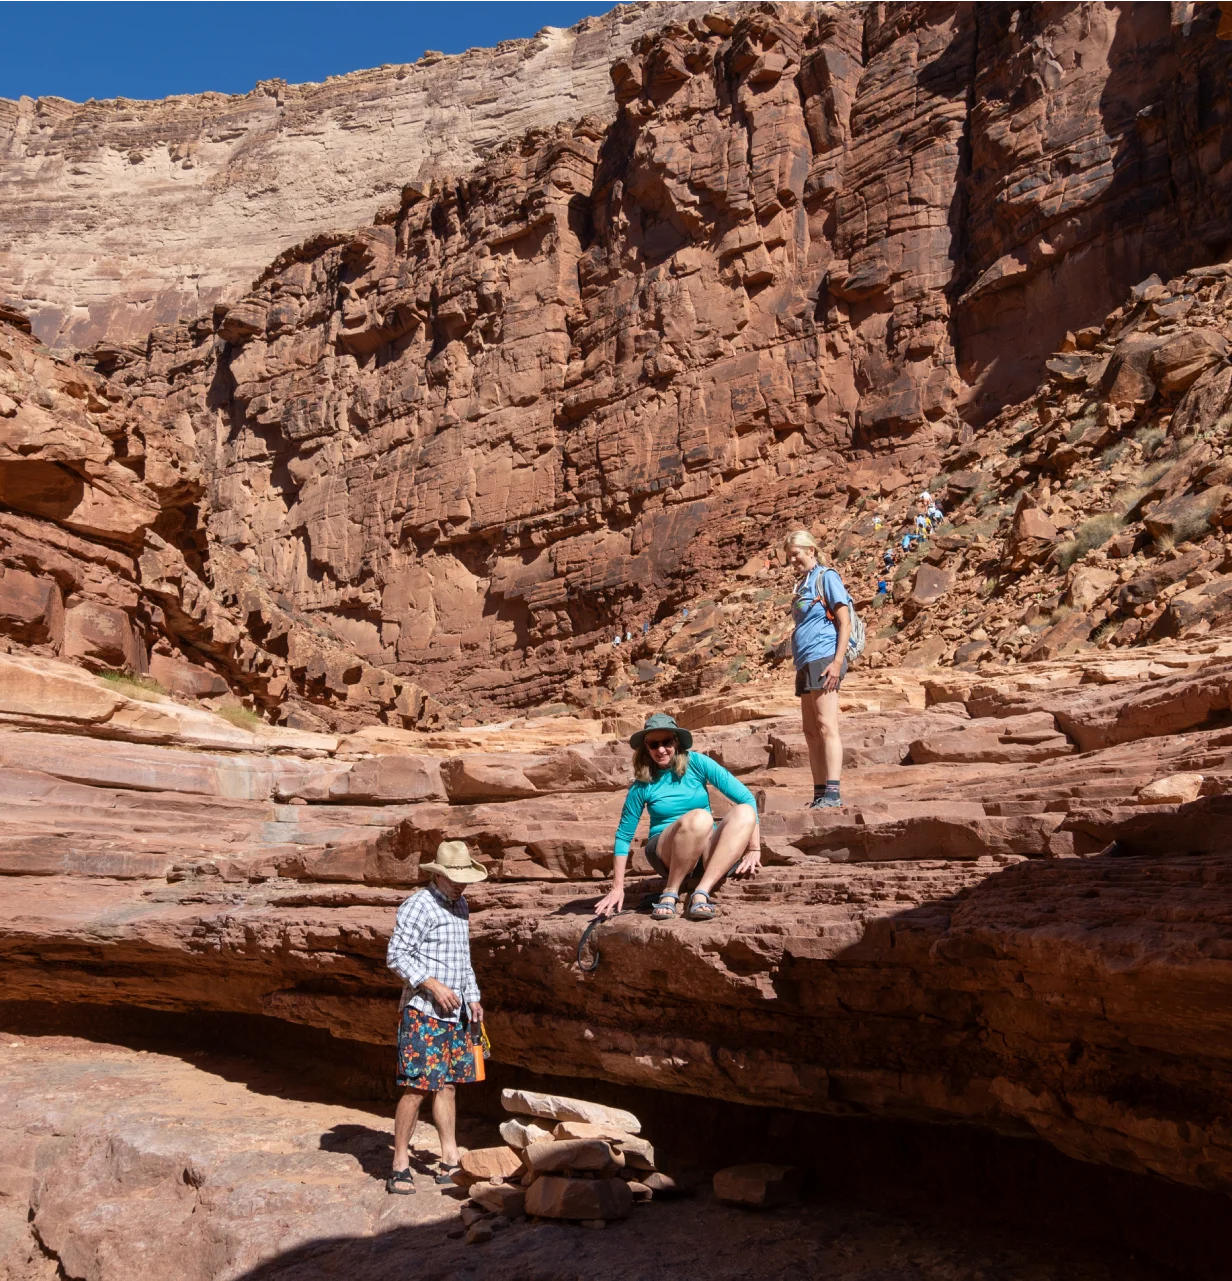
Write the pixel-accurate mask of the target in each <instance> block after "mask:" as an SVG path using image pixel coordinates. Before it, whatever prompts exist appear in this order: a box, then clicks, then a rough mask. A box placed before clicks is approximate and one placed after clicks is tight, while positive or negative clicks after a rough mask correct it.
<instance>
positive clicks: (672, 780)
mask: <svg viewBox="0 0 1232 1281" xmlns="http://www.w3.org/2000/svg"><path fill="white" fill-rule="evenodd" d="M707 783H709V784H710V786H711V787H714V788H717V789H718V790H719V791H720V792H722V793H723V795H724V796H726V797H727V799H728V800H729V801H732V802H733V803H735V804H736V805H751V806H752V807H753V808H754V809H756V808H757V802H756V801H755V800H754V799H753V793H752V792H750V791H749V789H748V788H747V787H745V785H744V784H743V783H742V782H741V781H740V780H739V779H738V778H736V777H735V776H734V775H732V774H729V773H728V772H727V771H726V770H725V769H724V768H723V766H722V765H720V764H719V763H718V761H712V760H711V759H710V757H709V756H704V755H702V753H701V752H690V753H689V767H688V769H686V770H685V772H684V776H683V777H682V778H677V777H676V776H675V775H674V774H673V773H672V771H671V770H670V769H664V770H656V771H655V773H654V777H653V778H652V779H651V780H650V782H649V783H633V784H632V785H631V786H630V788H629V791H628V793H627V795H626V796H625V804H624V809H622V810H621V811H620V823H619V824H618V826H617V828H616V847H615V854H616V857H617V858H624V857H625V856H626V855H627V854H628V853H629V844H630V842H631V841H632V840H633V835H634V833H635V832H636V831H637V825H638V823H639V822H641V818H642V811H643V810H644V809H648V810H649V811H650V831H649V833H647V837H648V838H649V837H650V836H656V835H657V834H658V833H659V832H661V831H662V830H663V829H664V828H665V827H666V826H667V825H668V824H669V823H671V822H674V821H675V820H676V819H678V818H679V817H680V816H681V815H682V814H687V813H688V812H689V811H690V810H708V809H709V808H710V794H709V793H708V792H707V791H706V784H707Z"/></svg>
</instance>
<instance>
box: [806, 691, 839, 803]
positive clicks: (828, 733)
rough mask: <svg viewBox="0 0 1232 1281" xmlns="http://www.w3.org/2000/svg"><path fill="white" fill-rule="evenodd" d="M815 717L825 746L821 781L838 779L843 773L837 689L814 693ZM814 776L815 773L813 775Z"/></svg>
mask: <svg viewBox="0 0 1232 1281" xmlns="http://www.w3.org/2000/svg"><path fill="white" fill-rule="evenodd" d="M813 697H814V698H815V699H816V700H817V719H818V720H819V721H820V722H821V738H822V742H823V744H824V746H825V762H826V776H825V778H824V779H822V780H821V781H822V782H826V783H828V782H829V781H830V780H831V779H834V780H836V781H837V780H838V779H839V778H841V777H842V774H843V740H842V737H841V735H840V734H839V731H838V690H836V689H835V690H831V691H830V692H829V693H828V694H821V693H815V694H814V695H813ZM813 777H814V778H816V775H814V776H813Z"/></svg>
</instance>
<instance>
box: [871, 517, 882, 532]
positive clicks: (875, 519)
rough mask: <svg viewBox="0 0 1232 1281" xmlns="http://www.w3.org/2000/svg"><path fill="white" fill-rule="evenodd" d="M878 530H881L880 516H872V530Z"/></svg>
mask: <svg viewBox="0 0 1232 1281" xmlns="http://www.w3.org/2000/svg"><path fill="white" fill-rule="evenodd" d="M880 528H881V517H880V516H874V517H873V529H874V530H879V529H880Z"/></svg>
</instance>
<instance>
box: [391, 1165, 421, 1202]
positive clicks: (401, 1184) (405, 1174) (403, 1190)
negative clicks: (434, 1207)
mask: <svg viewBox="0 0 1232 1281" xmlns="http://www.w3.org/2000/svg"><path fill="white" fill-rule="evenodd" d="M385 1191H386V1192H392V1193H395V1194H396V1195H398V1196H410V1195H411V1194H412V1193H413V1192H414V1191H415V1176H414V1174H412V1173H411V1167H410V1166H409V1165H408V1166H407V1167H406V1169H405V1170H395V1171H394V1172H393V1173H392V1174H391V1175H390V1176H389V1178H387V1179H386V1180H385Z"/></svg>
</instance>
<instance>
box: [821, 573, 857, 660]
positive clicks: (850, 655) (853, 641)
mask: <svg viewBox="0 0 1232 1281" xmlns="http://www.w3.org/2000/svg"><path fill="white" fill-rule="evenodd" d="M836 572H837V571H836ZM825 573H826V571H825V570H824V569H823V570H822V581H824V579H825ZM818 585H819V586H820V583H819V584H818ZM817 599H818V600H819V601H820V602H821V603H822V605H824V606H825V610H826V617H827V618H828V619H829V620H830V621H831V622H832V623H833V624H834V626H835V627H837V626H838V620H837V619H836V618H835V617H834V613H833V611H832V610H831V609H830V606H829V603H828V602H827V601H826V598H825V593H824V591H823V593H822V594H821V595H820V596H818V597H817ZM847 612H848V613H849V614H850V615H851V635H850V636H848V637H847V666H848V667H850V666H851V664H852V663H854V662H855V661H856V660H857V659H858V658H859V657H860V655H861V654H863V653H864V645H865V642H866V641H867V640H868V633H867V632H866V631H865V630H864V620H863V619H862V618H861V617H860V615H859V614H857V613H856V606H855V602H854V601H853V600H851V599H850V596H849V597H848V600H847Z"/></svg>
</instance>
